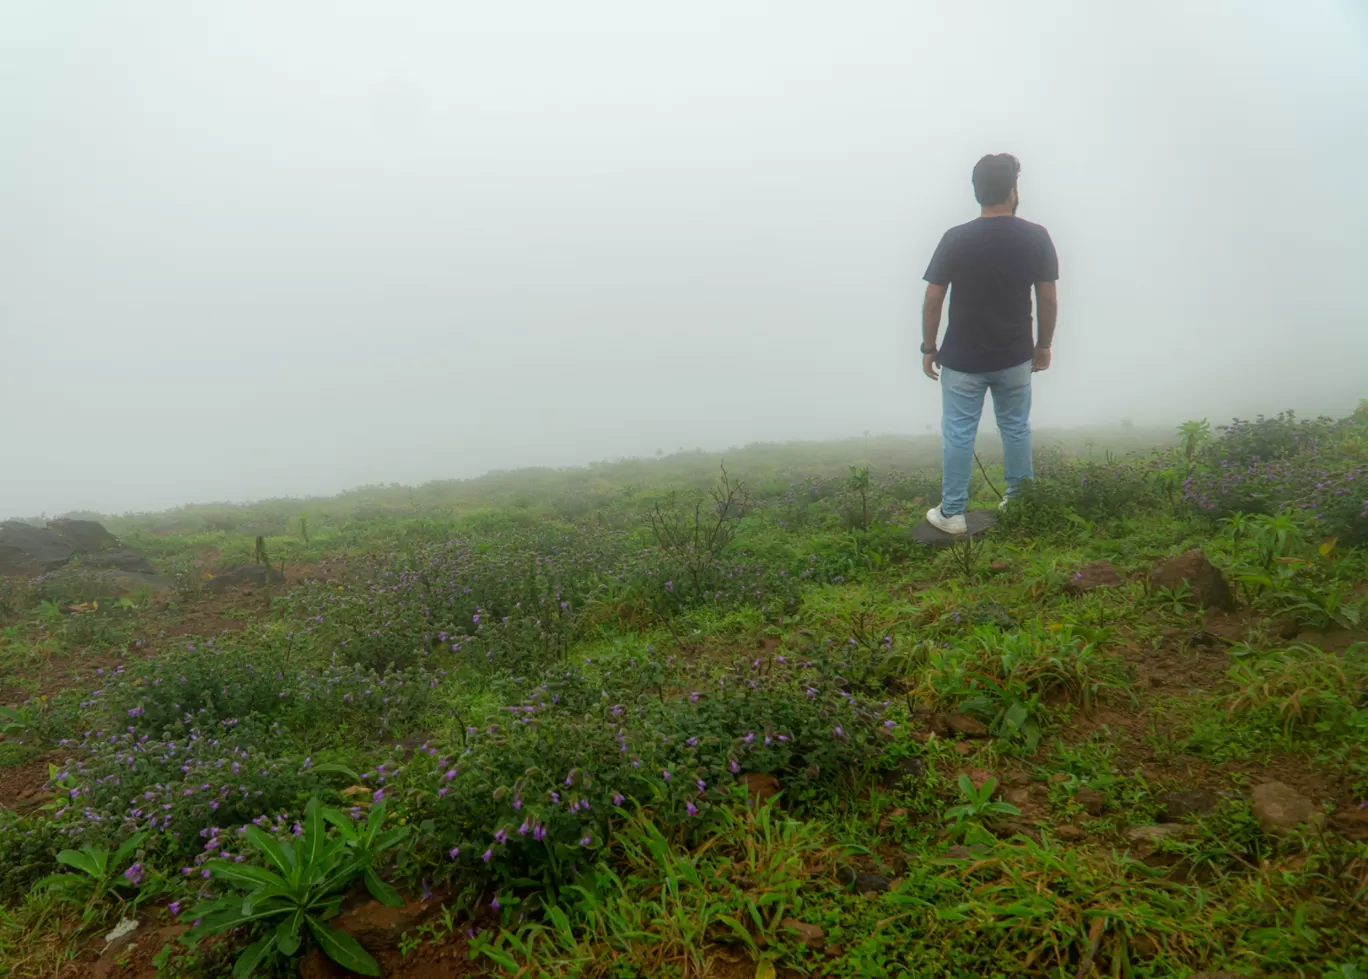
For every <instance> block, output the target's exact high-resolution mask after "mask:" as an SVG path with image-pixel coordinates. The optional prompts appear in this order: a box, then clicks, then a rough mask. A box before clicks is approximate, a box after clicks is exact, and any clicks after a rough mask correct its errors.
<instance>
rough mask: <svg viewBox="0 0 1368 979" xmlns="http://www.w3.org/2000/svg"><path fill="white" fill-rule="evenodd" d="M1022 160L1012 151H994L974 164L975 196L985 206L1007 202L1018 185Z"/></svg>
mask: <svg viewBox="0 0 1368 979" xmlns="http://www.w3.org/2000/svg"><path fill="white" fill-rule="evenodd" d="M1019 173H1021V161H1020V160H1018V159H1017V158H1016V157H1014V156H1013V155H1012V154H1011V153H992V154H989V155H988V156H985V157H984V158H983V159H981V160H979V161H978V162H977V163H975V164H974V197H975V198H976V199H977V200H978V202H979V203H980V204H982V205H983V206H984V207H993V206H994V205H997V204H1006V203H1007V195H1008V194H1009V193H1011V190H1012V188H1013V187H1015V186H1016V185H1017V174H1019Z"/></svg>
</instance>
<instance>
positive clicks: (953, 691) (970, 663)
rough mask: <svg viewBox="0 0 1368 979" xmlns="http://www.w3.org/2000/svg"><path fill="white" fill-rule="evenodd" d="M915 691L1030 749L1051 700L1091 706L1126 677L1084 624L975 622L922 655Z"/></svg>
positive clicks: (1040, 731) (1038, 736)
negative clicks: (1012, 626)
mask: <svg viewBox="0 0 1368 979" xmlns="http://www.w3.org/2000/svg"><path fill="white" fill-rule="evenodd" d="M926 664H927V666H926V671H925V673H924V674H923V679H922V682H921V685H920V686H919V687H918V689H917V695H918V696H919V697H920V698H921V699H922V700H923V701H924V702H927V703H930V704H932V705H935V706H939V707H943V708H949V709H953V710H956V711H961V712H963V713H966V714H970V715H972V716H974V717H977V718H978V719H979V720H981V721H983V722H984V723H985V724H987V725H988V726H989V729H990V730H991V731H992V732H993V733H994V734H995V735H996V736H998V737H1001V738H1004V739H1007V740H1009V741H1019V742H1021V744H1022V746H1023V747H1024V748H1025V750H1026V751H1034V750H1035V748H1036V746H1037V745H1038V744H1039V743H1040V739H1041V737H1042V736H1043V734H1044V730H1045V726H1046V721H1047V717H1048V715H1049V713H1050V705H1051V704H1052V703H1053V704H1064V703H1069V704H1074V705H1077V706H1079V707H1082V708H1083V709H1084V710H1090V709H1091V708H1092V707H1093V706H1094V705H1095V704H1096V703H1097V701H1098V699H1099V697H1100V696H1101V695H1102V694H1103V693H1104V692H1106V691H1109V690H1119V689H1121V688H1122V687H1123V686H1124V680H1123V677H1122V675H1121V672H1120V669H1119V667H1118V665H1117V663H1116V661H1115V660H1114V659H1113V658H1112V657H1110V656H1108V655H1107V654H1105V653H1103V652H1102V651H1101V650H1100V649H1099V648H1098V645H1097V642H1096V641H1095V639H1090V638H1089V636H1088V632H1087V630H1085V629H1083V628H1082V627H1077V626H1074V627H1070V626H1057V627H1052V628H1045V627H1042V626H1041V625H1040V624H1038V623H1033V624H1031V625H1029V626H1026V627H1024V628H1022V629H1020V630H1018V631H1016V632H1014V633H1007V634H999V633H998V631H997V630H996V629H994V628H992V627H986V626H977V627H974V628H973V629H971V630H970V632H969V634H968V635H967V636H965V637H963V638H962V639H960V640H957V641H955V642H953V643H951V644H949V645H948V646H947V647H944V648H939V647H938V648H933V649H930V650H929V651H928V652H927V658H926Z"/></svg>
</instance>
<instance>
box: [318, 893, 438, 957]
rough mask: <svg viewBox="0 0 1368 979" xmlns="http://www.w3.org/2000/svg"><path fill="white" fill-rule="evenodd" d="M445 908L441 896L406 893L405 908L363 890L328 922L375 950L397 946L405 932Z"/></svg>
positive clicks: (345, 903) (372, 950)
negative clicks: (395, 905)
mask: <svg viewBox="0 0 1368 979" xmlns="http://www.w3.org/2000/svg"><path fill="white" fill-rule="evenodd" d="M441 908H442V898H441V896H440V895H436V894H434V895H431V896H429V897H427V898H417V897H411V896H407V895H406V896H405V900H404V904H403V906H402V907H398V908H391V907H389V906H388V905H385V904H381V903H380V902H379V901H376V900H374V899H373V898H371V896H370V895H369V894H367V893H366V892H364V891H362V892H361V893H360V894H357V895H355V896H354V897H353V898H352V899H351V900H350V901H348V902H344V903H343V906H342V913H341V914H339V915H338V916H337V917H336V918H333V919H332V920H331V921H330V922H329V924H330V925H332V927H334V928H340V929H341V930H342V931H345V932H346V933H347V934H349V935H351V936H352V937H353V938H355V939H356V940H357V941H358V942H360V943H361V944H362V945H364V946H366V948H367V949H368V950H369V951H370V952H372V953H374V952H376V951H379V950H381V949H386V948H394V947H395V946H397V945H398V944H399V938H400V937H401V936H402V935H403V934H404V932H406V931H412V930H413V929H415V928H417V927H418V926H419V925H421V924H422V923H423V922H424V921H426V920H427V919H428V918H429V917H431V916H432V915H433V914H436V913H437V912H438V911H440V910H441Z"/></svg>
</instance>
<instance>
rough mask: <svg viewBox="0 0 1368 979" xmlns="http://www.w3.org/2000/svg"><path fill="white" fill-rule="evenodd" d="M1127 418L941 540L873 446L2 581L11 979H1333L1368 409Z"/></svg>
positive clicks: (465, 496) (907, 482)
mask: <svg viewBox="0 0 1368 979" xmlns="http://www.w3.org/2000/svg"><path fill="white" fill-rule="evenodd" d="M1126 437H1130V438H1132V440H1133V439H1134V433H1117V436H1116V438H1115V439H1114V440H1112V447H1111V448H1108V447H1107V445H1106V440H1105V439H1103V438H1101V437H1098V438H1097V444H1092V443H1089V444H1087V445H1078V444H1072V445H1069V446H1066V447H1063V448H1057V449H1047V450H1045V451H1044V452H1042V454H1041V457H1040V460H1039V462H1038V469H1037V479H1036V481H1035V482H1034V483H1032V484H1031V485H1030V486H1029V487H1028V489H1027V491H1026V493H1025V494H1024V496H1023V497H1022V498H1021V499H1020V500H1019V501H1015V502H1014V503H1013V504H1012V505H1011V506H1010V507H1009V508H1008V509H1007V510H1006V511H1004V513H1003V516H1002V518H1001V519H1000V522H999V526H998V530H997V531H996V532H994V533H993V534H992V535H991V536H989V537H988V538H986V539H985V540H983V541H982V542H981V543H977V544H975V545H973V546H970V547H966V546H964V545H961V546H958V547H956V548H952V549H949V550H946V551H933V550H930V549H927V548H925V547H923V546H921V545H917V544H914V543H913V541H912V540H911V538H910V536H909V535H908V533H907V529H908V527H909V526H910V525H911V524H912V523H914V522H915V521H916V520H918V519H919V517H920V514H921V513H923V512H924V510H925V508H926V506H927V504H928V503H929V502H934V500H935V498H936V495H937V493H938V490H937V486H938V474H936V473H935V472H934V471H929V472H921V471H898V470H896V469H894V468H893V467H892V466H891V465H887V463H888V461H889V460H888V457H889V455H891V454H892V452H891V449H890V446H889V445H881V444H879V443H877V442H875V443H874V444H871V443H869V442H868V441H866V442H857V443H851V444H849V445H844V446H840V447H837V448H832V447H830V446H827V447H825V448H822V447H799V448H795V449H792V450H788V452H787V454H785V450H783V449H779V448H773V447H757V448H754V449H748V450H739V451H738V452H737V453H735V454H733V455H731V456H729V457H728V459H727V461H726V466H725V468H724V469H718V467H717V460H715V459H708V458H706V457H704V456H702V455H701V454H686V455H682V456H677V457H670V458H665V459H661V460H657V461H654V462H642V463H636V462H633V463H623V464H620V465H617V466H612V465H609V466H600V467H595V468H593V469H589V470H583V471H576V472H570V473H564V474H558V473H550V472H534V473H526V474H517V473H513V474H500V475H496V476H493V477H488V478H486V479H484V480H476V481H471V482H469V483H462V484H438V485H435V486H430V487H424V488H422V489H420V490H416V491H409V490H405V489H400V488H373V489H372V490H371V491H369V494H368V495H367V494H366V493H359V494H354V495H352V496H347V497H341V498H338V499H335V500H332V501H307V502H305V503H300V502H299V501H289V502H281V501H276V502H272V503H269V504H265V505H262V506H258V507H250V506H248V507H241V508H233V507H226V506H225V507H216V508H207V509H201V510H194V509H187V510H182V511H177V512H174V513H172V514H165V515H128V516H125V517H122V518H101V519H104V521H105V525H106V526H107V527H108V528H109V529H110V530H112V531H114V532H115V533H116V534H118V535H119V536H120V538H121V543H122V545H123V546H124V547H128V548H134V549H137V550H139V551H141V552H142V553H143V554H145V555H146V556H147V557H148V558H149V559H150V560H151V561H152V563H153V565H154V566H155V568H156V570H157V572H158V573H159V575H160V576H161V578H162V579H163V580H165V582H166V583H167V585H166V587H165V588H163V589H161V590H151V589H149V588H143V589H140V590H137V589H135V590H132V591H129V592H125V593H120V594H114V593H112V592H111V590H110V589H109V587H108V585H107V583H106V581H105V579H103V578H101V577H99V576H98V575H90V574H83V573H82V566H81V565H80V564H79V562H78V563H77V564H75V565H74V566H72V567H68V568H64V569H62V570H61V571H59V572H54V573H52V574H49V575H44V576H41V577H37V578H24V579H13V580H6V581H4V582H0V703H3V704H5V705H7V706H4V707H0V731H2V732H3V741H0V807H3V808H0V865H3V866H4V867H5V868H6V871H5V873H4V874H3V875H0V974H6V975H12V976H16V977H18V976H54V975H56V976H63V977H68V979H71V977H86V976H95V975H99V976H102V977H106V976H138V977H144V976H148V977H150V976H186V977H190V976H199V977H214V976H223V975H229V974H231V975H234V976H237V977H239V979H245V977H246V976H249V975H261V976H266V975H293V974H296V972H297V971H298V970H299V968H300V961H301V959H307V958H308V957H314V958H317V957H318V956H327V957H330V958H331V959H333V960H334V961H335V962H337V963H340V964H341V965H342V966H345V967H347V968H348V969H350V970H352V971H354V972H357V973H360V974H367V975H377V974H381V973H382V972H383V974H385V975H392V976H405V975H415V976H417V975H436V974H452V975H456V974H462V972H460V971H458V970H467V971H474V972H487V973H489V974H491V975H495V976H508V977H513V976H532V975H564V976H585V977H610V979H626V977H633V976H650V977H658V976H661V977H668V976H674V977H680V979H683V977H701V976H712V975H716V976H740V975H745V976H748V977H749V976H752V975H754V976H757V977H766V976H782V975H792V976H809V975H810V976H827V977H837V976H841V977H847V976H848V977H857V976H858V977H912V976H924V975H954V976H994V975H1001V976H1008V975H1011V976H1019V975H1020V976H1050V977H1059V976H1071V977H1084V976H1089V975H1107V976H1134V977H1161V976H1186V975H1191V974H1193V973H1196V972H1208V973H1212V972H1218V971H1222V970H1223V971H1225V972H1227V973H1234V974H1239V975H1251V976H1252V975H1299V976H1315V977H1327V976H1336V977H1341V979H1349V977H1354V976H1360V977H1361V976H1368V938H1365V936H1368V642H1365V640H1368V630H1366V629H1365V626H1368V584H1365V583H1368V406H1365V407H1364V408H1361V409H1360V410H1359V411H1358V412H1356V413H1355V414H1353V415H1351V416H1349V417H1347V418H1344V419H1340V420H1325V419H1319V420H1314V421H1304V420H1301V419H1297V418H1295V417H1293V416H1291V415H1280V416H1278V417H1276V418H1271V419H1268V418H1261V419H1258V420H1255V421H1252V422H1236V423H1234V424H1232V425H1230V426H1227V427H1224V428H1217V429H1214V430H1213V429H1212V428H1211V427H1210V426H1208V425H1206V424H1205V423H1193V424H1190V425H1186V426H1184V427H1183V428H1182V430H1181V431H1180V432H1179V434H1178V437H1177V439H1176V440H1175V441H1173V443H1172V444H1171V445H1169V446H1167V447H1163V448H1160V449H1156V450H1152V451H1139V450H1138V448H1137V446H1135V445H1134V444H1131V445H1125V444H1124V439H1125V438H1126ZM901 448H902V449H905V448H906V446H905V445H903V446H902V447H901ZM1124 448H1129V449H1131V450H1132V451H1129V452H1125V453H1124V454H1119V453H1121V452H1122V449H1124ZM989 468H990V473H989V475H990V476H991V482H992V483H996V484H997V485H999V486H1000V485H1001V483H1000V480H998V479H997V477H996V475H994V473H993V467H991V466H990V467H989ZM974 495H975V498H976V499H977V500H978V501H979V505H989V504H995V503H996V497H995V496H994V495H993V489H992V487H991V485H990V483H989V481H988V480H980V481H978V482H976V485H975V487H974ZM1194 550H1195V551H1200V552H1201V553H1200V554H1199V555H1196V556H1193V555H1191V554H1189V553H1188V552H1191V551H1194ZM1180 555H1181V556H1182V557H1181V558H1180V560H1181V561H1184V562H1186V563H1185V564H1184V565H1181V567H1191V568H1196V569H1202V570H1201V574H1200V575H1199V574H1198V573H1197V572H1196V571H1194V572H1192V573H1190V574H1186V576H1180V578H1179V579H1176V580H1175V581H1174V583H1173V584H1171V585H1165V586H1163V587H1160V586H1159V585H1157V584H1154V583H1152V582H1151V579H1150V573H1151V571H1152V570H1154V569H1155V568H1157V567H1159V566H1161V565H1163V564H1164V563H1165V562H1167V561H1170V560H1172V559H1174V558H1178V557H1179V556H1180ZM255 561H260V562H263V563H265V564H266V565H267V566H268V567H271V568H275V569H281V570H283V572H284V575H285V579H286V583H285V584H283V585H273V584H271V583H270V582H271V579H270V577H269V575H263V576H262V578H261V582H262V583H261V584H258V585H256V586H253V587H247V588H237V589H230V590H227V591H221V592H216V591H213V590H212V589H211V583H212V582H213V579H214V576H215V575H217V574H218V573H220V572H223V571H227V570H229V569H232V568H234V567H236V566H238V565H242V564H249V563H253V562H255ZM1208 562H1209V563H1208ZM1211 575H1214V576H1215V577H1216V578H1217V579H1219V580H1220V581H1221V582H1223V583H1226V584H1228V586H1229V589H1228V590H1229V595H1230V598H1231V600H1230V601H1229V602H1228V603H1227V602H1219V603H1217V602H1213V600H1212V599H1211V598H1210V595H1209V594H1208V593H1207V592H1205V591H1204V589H1206V588H1208V587H1209V585H1210V582H1209V581H1208V580H1207V579H1208V578H1209V577H1210V576H1211ZM1202 576H1207V577H1202ZM1156 578H1158V576H1156ZM1204 582H1205V583H1204ZM1209 604H1211V605H1215V604H1224V605H1226V607H1225V608H1215V607H1213V608H1207V607H1205V606H1206V605H1209ZM1269 800H1273V801H1272V802H1270V801H1269ZM1274 802H1276V803H1277V804H1276V805H1274V804H1273V803H1274ZM368 902H369V903H368ZM388 907H392V908H393V912H392V917H391V918H384V919H383V920H385V921H390V922H395V923H396V924H395V925H394V927H393V928H391V929H390V930H391V931H392V932H393V933H392V934H386V933H385V932H384V929H382V928H380V927H378V926H377V925H376V924H375V920H378V919H380V918H381V917H382V916H380V915H379V912H378V911H377V910H376V909H379V908H388ZM131 921H136V922H138V927H137V929H136V930H134V931H132V932H131V934H129V935H128V936H127V937H123V938H120V939H117V940H114V941H111V942H106V939H105V936H106V934H114V933H117V932H118V930H119V929H118V927H117V926H119V925H120V923H121V922H124V923H126V922H131ZM124 927H125V928H127V927H131V926H128V925H127V924H125V925H124ZM316 965H317V963H314V964H313V965H311V964H310V963H309V962H308V961H305V968H306V972H308V974H315V975H317V974H324V973H320V972H317V971H312V972H310V971H309V970H312V969H315V967H316ZM424 969H428V970H432V969H445V970H448V971H422V970H424Z"/></svg>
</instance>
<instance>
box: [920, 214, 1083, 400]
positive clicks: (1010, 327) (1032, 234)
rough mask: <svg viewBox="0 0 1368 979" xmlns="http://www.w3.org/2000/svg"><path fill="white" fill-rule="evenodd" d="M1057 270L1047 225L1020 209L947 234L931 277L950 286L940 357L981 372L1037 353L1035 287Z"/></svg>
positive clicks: (1052, 277) (1055, 275) (933, 261)
mask: <svg viewBox="0 0 1368 979" xmlns="http://www.w3.org/2000/svg"><path fill="white" fill-rule="evenodd" d="M1058 277H1059V260H1058V258H1057V257H1056V255H1055V249H1054V243H1053V242H1052V241H1051V240H1050V235H1049V232H1047V231H1046V230H1045V229H1044V228H1043V227H1041V226H1040V225H1038V224H1032V223H1031V222H1030V221H1023V220H1022V219H1020V218H1018V217H1015V216H1008V215H1004V216H1001V217H980V218H976V219H975V220H973V221H970V222H969V223H968V224H961V225H958V226H957V227H954V228H951V229H950V230H949V231H947V232H946V233H945V235H944V236H943V237H942V238H941V242H940V245H939V246H937V248H936V253H935V255H933V256H932V257H931V264H930V265H929V266H928V267H927V269H926V275H925V279H926V281H927V282H930V283H933V284H935V285H942V286H949V287H950V322H949V326H948V328H947V330H946V334H945V343H944V345H943V346H942V347H941V350H940V357H939V360H940V363H942V364H943V365H945V366H946V367H949V368H950V369H951V370H957V371H962V372H964V373H972V374H980V373H987V372H989V371H998V370H1005V369H1006V368H1008V367H1013V366H1015V365H1017V364H1021V363H1025V362H1026V361H1028V360H1030V359H1031V355H1032V351H1033V350H1034V346H1035V342H1034V340H1033V338H1032V331H1031V287H1032V286H1033V285H1034V284H1035V283H1037V282H1053V281H1054V280H1055V279H1057V278H1058Z"/></svg>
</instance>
